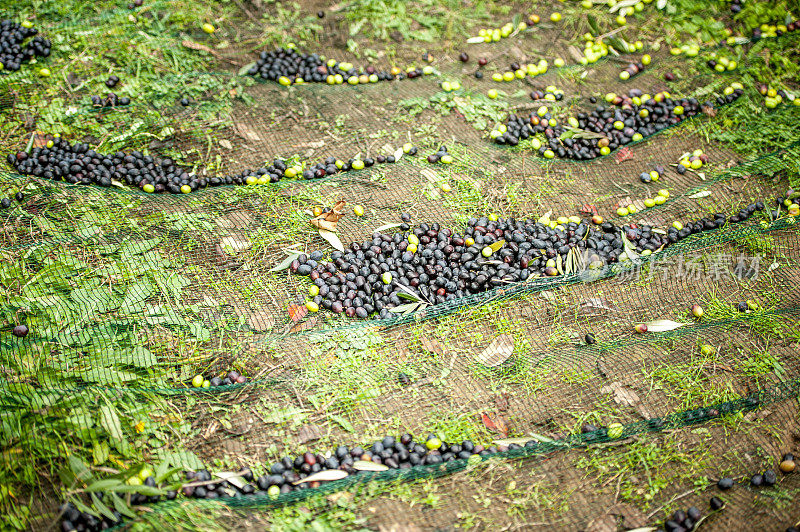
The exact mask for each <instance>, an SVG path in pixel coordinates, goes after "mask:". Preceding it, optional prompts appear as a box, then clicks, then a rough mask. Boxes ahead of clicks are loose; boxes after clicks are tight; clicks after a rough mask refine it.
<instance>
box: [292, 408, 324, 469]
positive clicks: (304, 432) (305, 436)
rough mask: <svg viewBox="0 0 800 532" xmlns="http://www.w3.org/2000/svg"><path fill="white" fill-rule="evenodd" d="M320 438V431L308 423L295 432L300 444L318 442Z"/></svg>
mask: <svg viewBox="0 0 800 532" xmlns="http://www.w3.org/2000/svg"><path fill="white" fill-rule="evenodd" d="M321 437H322V431H320V430H319V427H318V426H317V425H314V424H313V423H308V424H306V425H303V426H302V427H300V430H298V431H297V441H299V442H300V443H301V444H303V443H306V442H310V441H314V440H318V439H320V438H321ZM306 482H311V481H310V480H306Z"/></svg>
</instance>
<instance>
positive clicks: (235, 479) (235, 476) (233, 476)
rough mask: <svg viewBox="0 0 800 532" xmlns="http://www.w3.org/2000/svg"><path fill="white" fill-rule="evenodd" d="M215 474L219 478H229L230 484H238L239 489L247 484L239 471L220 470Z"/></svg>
mask: <svg viewBox="0 0 800 532" xmlns="http://www.w3.org/2000/svg"><path fill="white" fill-rule="evenodd" d="M215 475H216V477H217V478H221V479H222V480H227V481H228V482H229V483H230V484H232V485H234V486H236V487H237V488H239V489H242V488H243V487H244V485H245V484H246V482H245V481H244V479H243V478H242V476H241V475H240V474H239V473H231V472H227V471H220V472H219V473H215Z"/></svg>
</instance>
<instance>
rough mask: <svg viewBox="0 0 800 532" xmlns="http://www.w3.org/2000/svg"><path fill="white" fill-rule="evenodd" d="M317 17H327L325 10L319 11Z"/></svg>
mask: <svg viewBox="0 0 800 532" xmlns="http://www.w3.org/2000/svg"><path fill="white" fill-rule="evenodd" d="M317 18H325V12H324V11H317Z"/></svg>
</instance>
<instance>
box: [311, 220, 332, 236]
mask: <svg viewBox="0 0 800 532" xmlns="http://www.w3.org/2000/svg"><path fill="white" fill-rule="evenodd" d="M311 225H313V226H314V227H316V228H317V229H324V230H325V231H330V232H331V233H335V232H336V222H331V221H328V220H325V219H320V218H312V219H311Z"/></svg>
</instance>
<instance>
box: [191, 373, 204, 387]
mask: <svg viewBox="0 0 800 532" xmlns="http://www.w3.org/2000/svg"><path fill="white" fill-rule="evenodd" d="M203 381H204V379H203V376H202V375H195V376H194V378H193V379H192V386H194V387H195V388H200V387H201V386H203Z"/></svg>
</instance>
